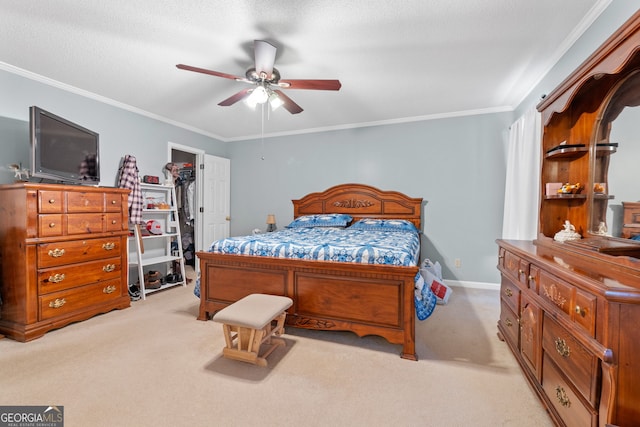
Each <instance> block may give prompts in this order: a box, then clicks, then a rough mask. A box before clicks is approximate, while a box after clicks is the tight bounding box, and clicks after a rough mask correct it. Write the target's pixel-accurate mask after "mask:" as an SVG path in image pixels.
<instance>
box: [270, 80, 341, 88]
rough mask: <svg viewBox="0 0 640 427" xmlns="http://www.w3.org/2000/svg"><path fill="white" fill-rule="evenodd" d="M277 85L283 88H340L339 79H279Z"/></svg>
mask: <svg viewBox="0 0 640 427" xmlns="http://www.w3.org/2000/svg"><path fill="white" fill-rule="evenodd" d="M278 86H280V87H282V88H285V89H313V90H340V88H341V87H342V83H340V80H290V79H287V80H280V82H279V83H278Z"/></svg>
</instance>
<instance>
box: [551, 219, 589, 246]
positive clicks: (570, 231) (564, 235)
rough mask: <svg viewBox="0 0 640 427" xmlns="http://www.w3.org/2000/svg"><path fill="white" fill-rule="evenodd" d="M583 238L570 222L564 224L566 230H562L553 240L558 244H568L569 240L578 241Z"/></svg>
mask: <svg viewBox="0 0 640 427" xmlns="http://www.w3.org/2000/svg"><path fill="white" fill-rule="evenodd" d="M581 238H582V236H581V235H580V234H578V233H576V227H574V225H573V224H571V222H569V220H566V221H565V222H564V229H563V230H560V231H558V232H557V233H556V235H555V236H553V240H555V241H557V242H566V241H567V240H578V239H581Z"/></svg>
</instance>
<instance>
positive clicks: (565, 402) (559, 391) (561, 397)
mask: <svg viewBox="0 0 640 427" xmlns="http://www.w3.org/2000/svg"><path fill="white" fill-rule="evenodd" d="M556 397H557V398H558V402H560V404H561V405H562V406H564V407H565V408H570V407H571V400H569V396H567V393H566V392H565V391H564V389H563V388H562V387H560V386H557V387H556Z"/></svg>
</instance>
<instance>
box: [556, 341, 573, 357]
mask: <svg viewBox="0 0 640 427" xmlns="http://www.w3.org/2000/svg"><path fill="white" fill-rule="evenodd" d="M556 351H557V352H558V354H559V355H560V356H562V357H569V356H570V355H571V349H570V348H569V345H568V344H567V343H566V342H565V340H563V339H562V338H559V337H558V338H556Z"/></svg>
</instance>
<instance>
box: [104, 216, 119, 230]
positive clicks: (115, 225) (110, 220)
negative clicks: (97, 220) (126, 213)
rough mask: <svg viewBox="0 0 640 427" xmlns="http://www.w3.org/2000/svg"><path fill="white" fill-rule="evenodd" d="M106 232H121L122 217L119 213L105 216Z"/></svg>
mask: <svg viewBox="0 0 640 427" xmlns="http://www.w3.org/2000/svg"><path fill="white" fill-rule="evenodd" d="M104 227H105V231H121V230H122V215H121V214H120V213H119V212H118V213H108V214H106V215H105V224H104Z"/></svg>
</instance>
